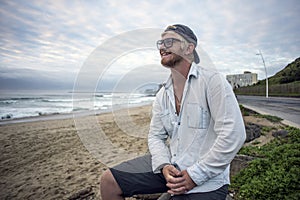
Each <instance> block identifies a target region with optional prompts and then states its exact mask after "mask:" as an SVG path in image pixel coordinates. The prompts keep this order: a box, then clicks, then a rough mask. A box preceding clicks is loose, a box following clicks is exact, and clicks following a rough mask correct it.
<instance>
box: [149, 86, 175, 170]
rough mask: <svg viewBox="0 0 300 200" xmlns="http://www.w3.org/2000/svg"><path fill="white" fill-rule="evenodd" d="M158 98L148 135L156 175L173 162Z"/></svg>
mask: <svg viewBox="0 0 300 200" xmlns="http://www.w3.org/2000/svg"><path fill="white" fill-rule="evenodd" d="M162 92H163V91H160V93H158V94H157V95H158V96H159V95H161V93H162ZM160 99H161V98H156V100H155V101H154V103H153V108H152V118H151V123H150V130H149V134H148V147H149V151H150V153H151V156H152V169H153V172H154V173H160V169H161V168H162V166H164V165H165V164H169V163H170V162H171V161H170V160H171V155H170V151H169V148H168V146H167V144H166V141H167V138H168V133H167V132H166V130H165V129H164V126H163V123H162V121H161V117H160V115H161V113H162V112H161V106H160V105H159V100H160Z"/></svg>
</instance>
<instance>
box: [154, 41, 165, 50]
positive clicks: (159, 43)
mask: <svg viewBox="0 0 300 200" xmlns="http://www.w3.org/2000/svg"><path fill="white" fill-rule="evenodd" d="M162 44H163V40H158V41H157V42H156V47H157V49H158V50H159V49H160V47H161V45H162Z"/></svg>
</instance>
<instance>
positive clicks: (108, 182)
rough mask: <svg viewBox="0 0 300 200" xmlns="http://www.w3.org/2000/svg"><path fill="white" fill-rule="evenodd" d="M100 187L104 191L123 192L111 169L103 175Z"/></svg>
mask: <svg viewBox="0 0 300 200" xmlns="http://www.w3.org/2000/svg"><path fill="white" fill-rule="evenodd" d="M100 186H101V188H103V189H109V190H114V191H118V192H121V189H120V187H119V185H118V183H117V181H116V180H115V178H114V176H113V175H112V173H111V171H110V170H109V169H108V170H106V171H105V172H104V173H103V174H102V176H101V180H100Z"/></svg>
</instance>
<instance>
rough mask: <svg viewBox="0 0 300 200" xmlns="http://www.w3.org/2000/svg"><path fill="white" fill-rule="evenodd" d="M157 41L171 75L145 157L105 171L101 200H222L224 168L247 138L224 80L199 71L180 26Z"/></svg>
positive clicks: (190, 37)
mask: <svg viewBox="0 0 300 200" xmlns="http://www.w3.org/2000/svg"><path fill="white" fill-rule="evenodd" d="M161 37H162V38H161V40H159V41H158V42H157V47H158V49H159V52H160V55H161V64H162V65H163V66H165V67H167V68H169V69H170V71H171V75H170V77H169V79H168V80H167V82H166V83H165V84H164V86H163V87H162V88H161V89H160V91H159V92H158V93H157V95H156V100H155V102H154V103H153V110H152V112H153V115H152V119H151V124H150V131H149V136H148V145H149V150H150V154H151V155H150V156H144V157H141V158H136V159H134V160H130V161H128V162H125V163H122V164H120V165H118V166H116V167H114V168H111V169H110V170H107V171H106V172H105V173H104V174H103V175H102V178H101V195H102V199H103V200H117V199H124V197H129V196H132V195H134V194H149V193H163V192H168V193H169V194H170V195H171V199H201V200H202V199H204V200H206V199H207V200H208V199H220V200H221V199H225V198H226V194H227V192H228V184H229V165H230V162H231V160H232V159H233V158H234V156H235V155H236V153H237V152H238V151H239V149H240V148H241V146H242V145H243V143H244V141H245V138H246V134H245V127H244V123H243V119H242V115H241V112H240V109H239V106H238V103H237V101H236V98H235V95H234V93H233V91H232V89H231V86H230V85H229V84H228V82H227V81H226V79H225V78H224V77H223V76H222V75H220V74H219V73H217V72H215V71H210V70H207V69H203V68H201V67H199V66H197V65H196V64H198V63H199V62H200V59H199V56H198V54H197V52H196V50H195V47H196V45H197V37H196V36H195V34H194V33H193V31H192V30H191V29H190V28H189V27H187V26H185V25H181V24H176V25H172V26H168V27H167V28H166V30H165V31H164V32H163V33H162V35H161Z"/></svg>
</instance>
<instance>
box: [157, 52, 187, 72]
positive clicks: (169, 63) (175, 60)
mask: <svg viewBox="0 0 300 200" xmlns="http://www.w3.org/2000/svg"><path fill="white" fill-rule="evenodd" d="M182 59H183V58H182V57H181V56H179V55H177V54H175V53H173V54H172V58H171V59H166V58H165V59H164V58H163V59H161V61H160V63H161V64H162V65H163V66H165V67H169V68H172V67H174V66H175V65H176V64H177V63H180V62H181V61H182Z"/></svg>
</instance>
